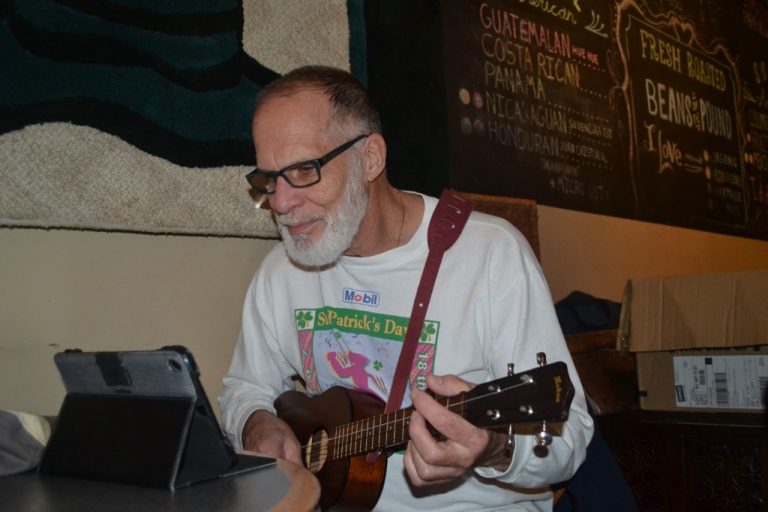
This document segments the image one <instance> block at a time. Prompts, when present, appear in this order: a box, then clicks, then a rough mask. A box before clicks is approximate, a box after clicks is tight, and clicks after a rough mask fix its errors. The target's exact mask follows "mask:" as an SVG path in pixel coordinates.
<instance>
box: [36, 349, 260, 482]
mask: <svg viewBox="0 0 768 512" xmlns="http://www.w3.org/2000/svg"><path fill="white" fill-rule="evenodd" d="M54 361H55V363H56V366H57V367H58V369H59V373H60V374H61V377H62V380H63V381H64V385H65V388H66V396H65V397H64V403H63V404H62V407H61V410H60V412H59V416H58V419H57V422H56V427H55V429H54V431H53V433H52V435H51V438H50V440H49V441H48V445H47V446H46V449H45V452H44V453H43V457H42V460H41V463H40V467H39V471H40V472H41V473H48V474H56V475H63V476H71V477H79V478H88V479H95V480H105V481H112V482H119V483H128V484H135V485H144V486H152V487H167V488H170V489H172V490H173V489H178V488H180V487H184V486H188V485H191V484H193V483H195V482H200V481H203V480H209V479H213V478H221V477H226V476H229V475H232V474H236V473H239V472H242V471H248V470H252V469H256V468H259V467H264V466H267V465H271V464H274V462H275V461H274V459H271V458H267V457H257V456H252V455H244V454H238V453H236V452H235V450H234V448H233V447H232V445H231V444H230V443H229V440H228V439H227V437H226V436H225V435H224V433H223V431H222V429H221V427H220V426H219V423H218V421H217V419H216V416H215V415H214V413H213V410H212V408H211V406H210V402H209V401H208V398H207V396H206V394H205V392H204V390H203V387H202V385H201V383H200V380H199V370H198V368H197V365H196V364H195V361H194V358H193V357H192V354H191V353H190V352H189V351H187V350H186V349H184V348H183V347H165V348H163V349H160V350H154V351H130V352H90V353H85V352H80V351H77V350H73V351H65V352H61V353H58V354H56V355H55V356H54Z"/></svg>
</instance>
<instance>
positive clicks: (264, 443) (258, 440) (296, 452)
mask: <svg viewBox="0 0 768 512" xmlns="http://www.w3.org/2000/svg"><path fill="white" fill-rule="evenodd" d="M243 447H244V448H245V449H246V450H252V451H255V452H258V453H261V454H263V455H266V456H268V457H275V458H278V459H285V460H288V461H290V462H293V463H296V464H302V460H301V447H300V446H299V441H298V440H297V439H296V436H295V435H294V434H293V432H292V431H291V428H290V427H289V426H288V425H287V424H286V423H285V422H284V421H283V420H281V419H279V418H277V417H276V416H275V415H273V414H271V413H269V412H267V411H263V410H262V411H256V412H254V413H253V414H251V416H250V417H249V418H248V421H247V422H246V424H245V428H244V429H243Z"/></svg>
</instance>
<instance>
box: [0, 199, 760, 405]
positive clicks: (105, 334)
mask: <svg viewBox="0 0 768 512" xmlns="http://www.w3.org/2000/svg"><path fill="white" fill-rule="evenodd" d="M539 232H540V236H541V251H542V264H543V267H544V272H545V274H546V275H547V279H548V281H549V283H550V287H551V289H552V293H553V296H554V299H555V300H558V299H560V298H562V297H564V296H565V295H567V294H568V293H569V292H570V291H572V290H581V291H585V292H588V293H592V294H593V295H597V296H599V297H605V298H610V299H613V300H620V298H621V294H622V291H623V287H624V283H625V281H626V280H627V279H628V278H630V277H640V276H651V275H672V274H687V273H698V272H707V271H726V270H741V269H748V268H758V267H768V242H761V241H754V240H749V239H744V238H735V237H728V236H722V235H715V234H711V233H705V232H700V231H691V230H685V229H679V228H672V227H669V226H661V225H656V224H648V223H642V222H633V221H626V220H622V219H616V218H612V217H603V216H597V215H590V214H585V213H580V212H573V211H568V210H560V209H556V208H547V207H540V208H539ZM273 245H274V241H269V240H245V239H222V238H206V237H180V236H173V237H165V236H152V235H134V234H123V233H99V232H79V231H55V230H52V231H44V230H27V229H24V230H22V229H14V230H10V229H0V286H1V287H2V294H0V408H6V409H18V410H25V411H29V412H33V413H39V414H53V413H56V411H57V410H58V407H59V405H60V404H61V399H62V397H63V388H62V386H61V383H60V380H59V377H58V374H57V373H56V369H55V367H54V366H53V361H52V358H53V354H55V353H56V352H58V351H60V350H63V349H65V348H81V349H85V350H105V349H119V350H130V349H143V348H145V349H154V348H158V347H160V346H162V345H165V344H183V345H186V346H188V347H189V348H190V349H191V350H192V351H193V353H194V354H195V356H196V358H197V360H198V363H199V364H200V367H201V370H202V373H203V384H204V386H205V387H206V389H207V390H208V393H209V395H210V396H211V398H212V399H215V397H216V396H217V395H218V393H219V392H220V390H221V377H222V376H223V374H224V372H225V371H226V369H227V365H228V364H229V358H230V356H231V351H232V347H233V344H234V341H235V338H236V336H237V332H238V324H239V317H240V310H241V304H242V299H243V294H244V292H245V288H246V286H247V285H248V282H249V280H250V277H251V275H252V274H253V271H254V270H255V269H256V267H257V266H258V263H259V261H260V260H261V258H262V257H263V256H264V254H265V253H266V251H268V250H269V249H270V248H271V247H272V246H273Z"/></svg>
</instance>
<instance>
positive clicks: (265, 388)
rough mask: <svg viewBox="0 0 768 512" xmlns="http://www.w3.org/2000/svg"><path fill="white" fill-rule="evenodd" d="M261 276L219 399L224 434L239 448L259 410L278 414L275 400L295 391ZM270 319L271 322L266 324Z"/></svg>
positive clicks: (251, 290) (247, 299)
mask: <svg viewBox="0 0 768 512" xmlns="http://www.w3.org/2000/svg"><path fill="white" fill-rule="evenodd" d="M260 274H262V273H261V272H260V273H259V274H257V276H256V277H255V278H254V280H253V281H252V283H251V285H250V287H249V289H248V292H247V294H246V297H245V303H244V306H243V320H242V327H241V331H240V335H239V337H238V340H237V344H236V345H235V350H234V354H233V356H232V362H231V364H230V367H229V371H228V372H227V374H226V376H225V377H224V380H223V383H224V390H223V392H222V394H221V396H220V397H219V407H220V409H221V413H222V423H223V426H224V430H225V432H226V433H227V435H228V436H229V438H230V439H231V440H232V442H233V443H234V444H235V446H237V447H238V448H242V432H243V427H244V426H245V422H246V420H247V419H248V417H249V416H250V415H251V414H252V413H253V412H254V411H256V410H259V409H266V410H268V411H270V412H275V409H274V406H273V403H274V400H275V398H277V397H278V396H279V395H280V394H281V393H282V392H284V391H287V390H289V389H291V388H292V382H291V376H293V375H295V374H296V369H295V368H294V367H293V366H292V365H291V364H290V362H289V360H288V357H286V355H285V354H284V352H283V350H282V349H281V348H280V347H279V345H278V343H277V336H276V333H275V331H273V330H271V329H270V326H271V325H279V324H276V323H275V322H274V313H273V305H274V304H273V299H272V298H270V293H269V291H268V284H267V283H265V282H264V280H263V279H262V278H260ZM267 318H270V319H271V321H264V320H265V319H267Z"/></svg>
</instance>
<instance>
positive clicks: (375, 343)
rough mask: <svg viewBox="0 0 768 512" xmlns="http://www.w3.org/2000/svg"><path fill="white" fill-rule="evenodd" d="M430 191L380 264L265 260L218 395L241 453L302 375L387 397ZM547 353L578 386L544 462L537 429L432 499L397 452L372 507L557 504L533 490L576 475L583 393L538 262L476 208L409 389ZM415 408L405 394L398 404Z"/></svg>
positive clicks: (583, 428)
mask: <svg viewBox="0 0 768 512" xmlns="http://www.w3.org/2000/svg"><path fill="white" fill-rule="evenodd" d="M422 197H423V200H424V206H425V211H424V218H423V219H422V222H421V225H420V227H419V229H418V231H417V232H416V234H415V235H414V236H413V237H412V239H411V240H410V241H409V242H408V243H407V244H406V245H404V246H401V247H398V248H396V249H392V250H390V251H387V252H384V253H381V254H377V255H375V256H371V257H351V256H344V257H342V259H341V261H340V262H339V263H338V264H337V265H335V266H333V267H332V268H330V269H328V270H324V271H321V272H307V271H303V270H301V269H299V268H297V267H295V266H294V265H292V264H291V263H290V261H289V260H288V258H287V256H286V254H285V250H284V248H283V246H282V244H278V245H277V246H276V247H275V248H274V249H273V250H272V251H271V252H270V253H269V254H268V255H267V257H266V258H265V259H264V262H263V263H262V265H261V268H260V269H259V271H258V272H257V273H256V276H255V277H254V279H253V281H252V283H251V285H250V287H249V289H248V293H247V295H246V299H245V305H244V308H243V324H242V331H241V334H240V337H239V340H238V343H237V346H236V348H235V353H234V357H233V360H232V364H231V367H230V370H229V373H228V374H227V376H226V377H225V378H224V392H223V394H222V396H221V397H220V405H221V410H222V415H223V423H224V428H225V430H226V432H227V434H228V435H229V436H230V437H231V439H232V440H233V442H234V443H235V444H236V445H237V446H240V445H241V433H242V430H243V426H244V424H245V421H246V419H247V418H248V416H249V415H250V414H251V413H252V412H253V411H255V410H257V409H267V410H269V411H273V412H274V407H273V401H274V400H275V398H276V397H277V396H278V395H280V394H281V393H283V392H284V391H287V390H290V389H293V384H292V381H291V376H293V375H297V374H298V375H300V376H302V377H303V378H304V380H305V382H306V384H307V388H308V391H309V392H310V393H311V394H319V393H320V392H322V391H324V390H326V389H328V388H329V387H332V386H334V385H341V386H346V387H351V388H362V389H365V390H367V391H369V392H371V393H374V394H376V395H378V396H379V397H380V398H381V399H382V400H383V401H386V398H387V394H388V390H389V387H390V384H391V381H392V375H393V374H394V370H395V366H396V364H397V358H398V356H399V352H400V347H401V346H402V340H403V338H404V336H405V328H406V327H407V325H408V317H409V316H410V313H411V308H412V305H413V298H414V295H415V293H416V288H417V285H418V283H419V279H420V277H421V271H422V269H423V267H424V262H425V260H426V257H427V252H428V247H427V227H428V224H429V220H430V218H431V216H432V213H433V211H434V209H435V206H436V204H437V200H436V199H435V198H432V197H428V196H422ZM538 352H545V353H546V355H547V360H548V362H550V363H551V362H555V361H564V362H565V363H566V364H567V365H568V369H569V375H570V377H571V380H572V381H573V384H574V386H575V388H576V395H575V397H574V399H573V402H572V404H571V409H570V417H569V419H568V421H566V422H565V424H564V426H563V431H562V435H561V436H557V437H555V438H554V442H553V443H552V445H551V446H550V447H549V455H548V456H547V457H544V458H539V457H536V456H535V455H534V454H533V446H534V439H533V436H532V435H516V436H515V443H516V446H515V450H514V454H513V457H512V462H511V464H510V465H509V467H508V468H507V470H506V471H503V472H499V471H495V470H492V469H489V468H477V469H476V470H475V471H474V472H473V473H471V474H468V475H466V477H465V478H463V479H462V480H461V481H458V482H456V483H455V484H454V485H451V486H448V487H443V488H440V489H439V492H434V491H436V490H437V489H434V490H432V491H424V490H423V489H422V490H418V489H414V488H412V487H410V486H409V484H408V479H407V476H406V475H405V472H404V470H403V463H402V454H398V453H396V454H393V455H392V456H391V457H390V458H389V462H388V467H387V477H386V481H385V485H384V489H383V492H382V496H381V498H380V500H379V502H378V504H377V506H376V509H375V510H382V511H393V512H401V511H409V510H413V511H416V510H419V511H430V510H434V511H437V510H439V511H441V512H452V511H456V512H459V511H460V512H466V511H470V510H478V511H480V510H483V511H491V510H505V511H507V510H551V509H552V494H551V492H549V491H548V490H546V489H545V490H541V491H538V492H536V491H531V489H532V488H542V487H546V486H548V485H550V484H554V483H557V482H561V481H564V480H567V479H568V478H570V477H571V476H572V475H573V474H574V473H575V472H576V470H577V469H578V467H579V465H580V464H581V463H582V462H583V460H584V457H585V454H586V448H587V445H588V444H589V441H590V439H591V437H592V431H593V423H592V419H591V417H590V416H589V414H588V413H587V408H586V403H585V399H584V392H583V389H582V386H581V383H580V381H579V378H578V375H577V374H576V370H575V366H574V365H573V362H572V360H571V357H570V354H569V353H568V350H567V347H566V344H565V341H564V339H563V335H562V332H561V330H560V327H559V324H558V322H557V318H556V316H555V313H554V307H553V304H552V299H551V296H550V294H549V290H548V288H547V285H546V283H545V281H544V277H543V275H542V272H541V268H540V267H539V264H538V262H537V261H536V257H535V255H534V254H533V252H532V250H531V249H530V246H529V245H528V243H527V242H526V240H525V239H524V237H523V236H522V235H521V234H520V233H519V232H518V231H517V230H516V229H515V228H514V227H512V226H511V225H510V224H509V223H508V222H506V221H504V220H502V219H500V218H497V217H492V216H489V215H485V214H481V213H478V212H473V213H472V215H471V217H470V219H469V221H468V222H467V225H466V227H465V229H464V232H463V233H462V234H461V236H460V238H459V240H458V241H457V242H456V244H455V245H454V246H453V247H452V248H450V249H449V250H448V251H447V252H446V254H445V256H444V258H443V261H442V264H441V267H440V271H439V273H438V277H437V281H436V283H435V287H434V291H433V294H432V298H431V302H430V304H429V308H428V310H427V315H426V320H425V322H424V329H423V330H422V336H421V338H420V344H419V348H418V350H417V354H416V358H415V361H414V368H413V373H412V374H411V381H410V384H411V385H412V386H420V387H421V385H422V382H423V375H425V374H427V373H434V374H437V375H445V374H454V375H458V376H459V377H462V378H463V379H465V380H468V381H471V382H475V383H478V384H479V383H483V382H487V381H490V380H494V379H497V378H500V377H504V376H506V374H507V363H514V365H515V371H516V372H520V371H522V370H526V369H529V368H532V367H535V366H536V354H537V353H538ZM408 405H410V404H409V399H408V396H407V392H406V397H405V400H404V402H403V407H406V406H408ZM516 488H517V489H520V488H524V489H525V491H523V492H518V490H516Z"/></svg>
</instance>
